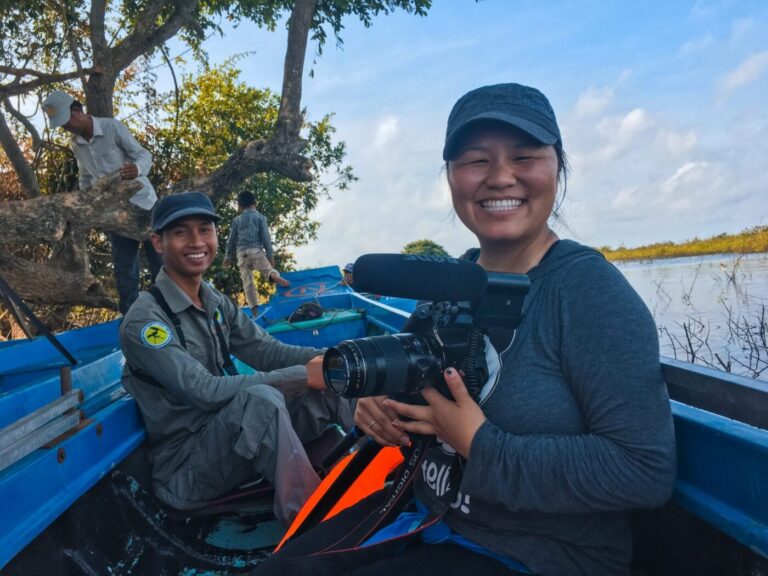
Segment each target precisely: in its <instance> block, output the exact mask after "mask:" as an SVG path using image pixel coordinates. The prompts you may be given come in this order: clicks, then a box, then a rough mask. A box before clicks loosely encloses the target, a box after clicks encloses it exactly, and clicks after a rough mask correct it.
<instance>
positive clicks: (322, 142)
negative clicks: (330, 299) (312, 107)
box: [147, 60, 355, 295]
mask: <svg viewBox="0 0 768 576" xmlns="http://www.w3.org/2000/svg"><path fill="white" fill-rule="evenodd" d="M180 94H181V98H180V103H181V107H180V109H179V110H178V116H177V111H176V109H175V105H174V103H173V102H170V103H168V104H166V105H165V109H164V114H163V116H162V117H161V118H159V119H158V120H159V123H158V124H157V125H153V126H150V127H149V129H148V130H147V137H148V141H147V145H148V147H149V148H150V149H151V150H152V151H153V153H154V157H155V159H154V167H153V173H152V178H153V179H154V180H155V182H156V183H157V185H160V184H162V183H163V182H168V181H172V182H177V181H179V180H183V179H185V178H189V177H191V176H195V175H199V174H205V173H210V172H211V171H213V170H214V169H216V168H218V167H219V166H220V165H221V164H222V163H223V162H224V161H225V160H226V159H227V158H228V157H229V156H230V155H231V154H232V153H233V152H235V151H236V150H238V149H239V148H241V147H242V146H244V145H245V144H247V143H248V142H250V141H252V140H259V139H266V138H268V137H269V136H270V135H271V133H272V131H273V130H274V127H275V122H276V121H277V112H278V107H279V104H280V99H279V97H278V95H276V94H273V93H272V92H270V91H269V90H260V89H256V88H252V87H249V86H247V85H246V84H245V83H243V82H241V81H240V71H239V70H238V69H237V68H236V67H235V65H234V61H233V60H230V61H228V62H226V63H224V64H223V65H221V66H218V67H214V68H205V69H204V70H203V72H202V73H201V74H200V75H199V76H186V77H184V79H183V82H182V85H181V89H180ZM176 118H178V123H176V121H175V120H176ZM305 128H306V138H307V140H308V144H307V149H306V151H305V153H306V155H307V156H308V157H309V158H310V159H311V160H312V161H313V162H314V164H315V171H314V174H315V177H314V179H313V180H312V181H311V182H307V183H297V182H294V181H293V180H290V179H288V178H285V177H282V176H280V175H277V174H271V173H268V174H257V175H255V176H253V177H251V178H249V179H248V180H246V181H245V182H243V183H242V185H241V186H240V187H238V188H236V189H233V190H232V191H231V195H230V197H229V198H228V199H227V201H226V202H222V203H221V204H220V205H219V206H218V207H217V210H218V211H219V213H220V214H221V215H222V221H221V223H220V226H219V240H220V242H221V244H222V247H221V250H220V253H221V254H223V250H224V243H225V241H226V239H227V238H228V237H229V226H230V224H231V222H232V219H233V218H234V217H235V215H236V205H237V202H236V197H237V194H238V193H239V192H240V191H242V190H250V191H251V192H253V194H254V196H255V197H256V207H257V209H258V210H259V211H260V212H261V213H262V214H264V216H266V218H267V222H268V223H269V225H270V229H271V234H272V243H273V245H274V248H275V260H276V264H277V267H278V269H280V270H290V269H292V268H293V266H294V261H293V257H292V255H291V253H290V252H289V250H288V247H289V246H301V245H303V244H306V243H308V242H310V241H311V240H314V239H315V238H317V230H318V228H319V223H318V222H316V221H315V220H313V219H312V218H311V213H312V210H314V208H315V207H316V206H317V203H318V201H319V199H320V198H322V197H330V188H331V187H335V188H336V189H338V190H344V189H346V188H347V187H348V186H349V184H350V183H351V182H352V181H353V180H355V176H354V174H353V173H352V168H351V167H350V166H348V165H345V164H344V163H343V160H344V156H345V154H346V149H345V145H344V143H343V142H339V143H334V141H333V137H334V135H335V132H336V130H335V128H334V127H333V125H332V124H331V116H324V117H323V118H321V119H320V120H319V121H317V122H308V123H307V124H306V126H305ZM329 175H330V176H331V178H330V179H328V181H326V179H327V178H328V176H329ZM221 258H222V256H220V257H219V258H218V259H217V261H216V263H215V264H214V267H213V269H212V270H211V276H212V277H213V278H214V279H215V283H216V285H217V287H219V289H221V290H224V291H225V292H227V293H229V294H230V295H232V294H237V293H239V292H240V290H241V288H240V279H239V276H238V275H237V273H236V272H235V271H234V270H232V269H226V268H222V267H221V265H220V264H221Z"/></svg>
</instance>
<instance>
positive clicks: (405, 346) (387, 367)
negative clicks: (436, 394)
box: [323, 334, 445, 398]
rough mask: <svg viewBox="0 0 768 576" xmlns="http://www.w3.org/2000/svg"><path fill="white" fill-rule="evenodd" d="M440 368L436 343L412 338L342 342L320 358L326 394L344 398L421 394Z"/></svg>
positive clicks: (431, 339) (440, 355) (421, 337)
mask: <svg viewBox="0 0 768 576" xmlns="http://www.w3.org/2000/svg"><path fill="white" fill-rule="evenodd" d="M444 367H445V358H444V355H443V351H442V347H441V346H440V344H439V343H438V342H437V340H436V339H435V338H434V337H432V336H429V335H416V334H394V335H386V336H372V337H368V338H359V339H356V340H345V341H343V342H341V343H340V344H339V345H338V346H336V347H334V348H330V349H328V351H327V352H326V353H325V357H324V358H323V376H324V378H325V383H326V386H327V388H328V390H330V391H331V392H332V393H333V394H336V395H337V396H344V397H346V398H360V397H364V396H379V395H382V394H388V395H392V394H400V393H404V392H405V393H408V392H413V391H416V390H421V389H422V388H424V386H427V385H429V384H432V383H434V381H435V380H436V379H437V378H439V377H440V372H441V371H442V369H443V368H444Z"/></svg>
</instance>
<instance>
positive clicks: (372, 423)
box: [368, 420, 378, 428]
mask: <svg viewBox="0 0 768 576" xmlns="http://www.w3.org/2000/svg"><path fill="white" fill-rule="evenodd" d="M376 424H378V422H376V420H371V421H370V422H369V423H368V428H373V427H374V426H376Z"/></svg>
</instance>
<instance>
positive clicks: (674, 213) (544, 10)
mask: <svg viewBox="0 0 768 576" xmlns="http://www.w3.org/2000/svg"><path fill="white" fill-rule="evenodd" d="M630 4H631V5H630ZM345 25H346V29H345V31H344V32H343V34H342V36H343V40H344V44H343V46H342V47H341V48H337V47H336V46H335V45H334V44H333V42H330V43H329V44H328V45H327V46H326V47H325V49H324V53H323V55H322V56H320V58H319V59H317V61H316V62H315V63H314V64H311V56H312V53H314V49H315V48H316V47H315V46H313V45H312V46H310V51H311V52H310V54H309V59H308V63H307V71H308V70H309V69H310V68H312V69H314V77H309V76H307V77H306V78H305V81H304V95H303V105H304V106H305V107H306V108H307V112H308V115H309V117H310V118H314V119H318V118H320V117H321V116H322V115H324V114H326V113H330V112H332V113H334V114H335V117H334V121H333V124H334V125H335V126H336V128H337V129H338V132H337V136H338V139H339V140H343V141H345V142H346V144H347V147H348V153H349V154H348V161H349V163H351V164H352V166H353V167H354V169H355V173H356V174H357V176H358V177H359V178H360V179H359V181H358V182H355V183H354V184H353V185H352V187H351V189H350V190H348V191H343V192H341V191H336V192H335V193H333V198H332V199H331V200H329V201H323V202H322V203H321V205H320V206H319V207H318V209H317V211H316V214H315V217H316V218H317V219H318V220H319V221H320V222H321V223H322V226H321V229H320V236H319V238H318V240H317V241H315V242H313V243H312V244H311V245H309V246H305V247H300V248H298V249H296V251H295V253H296V255H297V260H298V263H299V265H300V266H301V267H307V266H317V265H326V264H343V263H345V262H347V261H351V260H354V259H355V258H356V257H357V256H358V255H360V254H362V253H365V252H371V251H378V252H382V251H394V252H397V251H400V249H401V248H402V247H403V245H404V244H406V243H407V242H410V241H412V240H416V239H420V238H430V239H432V240H434V241H436V242H438V243H439V244H441V245H442V246H444V247H445V248H446V249H447V250H448V251H449V252H450V253H452V254H458V253H460V252H462V251H463V250H464V249H465V248H467V247H469V246H472V245H474V244H475V241H474V237H473V236H472V235H471V234H470V233H469V232H467V231H466V230H465V229H464V227H463V226H462V224H461V223H460V222H459V221H458V220H457V219H456V218H455V217H454V216H453V213H452V210H451V205H450V196H449V193H448V189H447V186H446V184H445V174H444V171H443V168H442V162H441V156H440V152H441V148H442V140H443V136H444V130H445V120H446V118H447V116H448V113H449V111H450V108H451V106H452V105H453V102H454V101H455V100H456V99H457V98H458V97H459V96H461V95H462V94H463V93H464V92H466V91H467V90H470V89H472V88H475V87H477V86H480V85H483V84H493V83H497V82H508V81H513V82H520V83H523V84H529V85H532V86H536V87H537V88H539V89H541V90H542V91H543V92H544V93H545V94H547V96H548V97H549V98H550V100H551V102H552V104H553V106H554V108H555V111H556V112H557V115H558V119H559V122H560V125H561V129H562V132H563V139H564V144H565V150H566V152H567V153H568V154H569V157H570V160H571V177H570V180H569V183H568V193H567V197H566V200H565V203H564V205H563V215H564V217H565V219H566V221H567V223H568V229H564V228H560V229H559V230H558V231H559V233H560V235H561V237H570V238H574V239H576V240H579V241H581V242H583V243H586V244H589V245H593V246H599V245H611V246H618V245H622V244H623V245H626V246H635V245H639V244H645V243H651V242H658V241H665V240H672V241H682V240H686V239H690V238H693V237H696V236H699V237H703V236H708V235H712V234H717V233H720V232H737V231H739V230H741V229H743V228H746V227H749V226H756V225H768V202H767V201H766V199H767V198H768V176H766V174H767V173H768V168H767V167H768V34H767V33H766V31H767V30H768V2H765V1H764V0H756V1H749V0H745V1H742V2H736V1H722V2H718V1H714V2H708V1H686V2H683V1H674V0H671V1H666V2H634V3H628V2H627V3H625V2H618V1H598V0H595V1H581V2H579V1H560V2H557V1H554V2H546V3H533V2H516V1H512V0H485V1H481V2H478V3H475V2H473V1H470V0H435V1H434V7H433V8H432V10H430V12H429V14H428V16H427V17H426V18H419V17H416V16H412V15H407V14H405V13H400V12H398V13H395V14H394V15H390V16H387V17H380V18H377V19H375V20H374V22H373V26H372V27H371V28H369V29H366V28H364V27H363V26H362V25H361V24H360V23H359V22H357V21H355V20H354V19H351V18H350V19H348V20H346V22H345ZM285 39H286V34H285V31H284V30H283V27H280V29H279V30H278V31H277V32H275V33H269V32H266V31H260V30H258V29H255V27H253V26H250V25H241V26H239V27H238V28H237V29H234V30H227V32H226V34H225V35H224V37H222V38H213V39H211V40H210V41H208V42H207V44H206V48H207V50H208V51H209V54H210V56H211V59H212V61H214V62H220V61H222V60H223V59H225V58H226V57H228V56H230V55H232V54H234V53H238V52H244V51H251V50H252V51H254V52H255V53H254V54H252V55H250V56H248V57H246V58H244V59H243V60H241V61H240V67H241V69H242V70H243V75H242V78H243V79H244V80H245V81H246V82H248V83H249V84H252V85H254V86H257V87H270V88H272V89H274V90H277V91H279V89H280V85H281V77H282V65H283V55H284V51H285ZM328 178H329V180H330V179H331V176H330V175H329V177H328Z"/></svg>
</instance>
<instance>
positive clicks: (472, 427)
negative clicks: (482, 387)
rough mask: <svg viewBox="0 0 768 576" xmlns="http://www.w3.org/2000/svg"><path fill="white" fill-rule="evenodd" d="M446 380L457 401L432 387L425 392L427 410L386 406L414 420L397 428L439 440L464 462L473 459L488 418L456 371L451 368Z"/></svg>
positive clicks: (398, 423) (398, 404)
mask: <svg viewBox="0 0 768 576" xmlns="http://www.w3.org/2000/svg"><path fill="white" fill-rule="evenodd" d="M444 376H445V382H446V384H448V389H449V390H450V391H451V395H452V396H453V399H450V398H446V397H445V396H443V395H442V394H441V393H440V392H438V391H437V390H436V389H435V388H432V387H428V388H424V390H422V391H421V395H422V396H423V397H424V399H425V400H426V401H427V405H426V406H416V405H413V404H405V403H403V402H396V401H394V400H392V399H388V400H385V401H384V404H385V405H386V406H388V407H390V408H392V409H393V410H394V411H395V412H397V413H398V414H399V415H400V416H404V417H406V418H410V420H409V421H405V420H400V419H398V420H394V421H393V422H392V425H393V426H395V427H397V428H399V429H400V430H403V431H405V432H413V433H414V434H424V435H431V434H434V435H436V436H439V437H440V439H441V440H443V441H444V442H446V443H447V444H448V445H450V446H451V447H452V448H453V449H454V450H456V452H458V453H459V454H461V455H462V456H464V458H469V449H470V448H471V446H472V440H473V439H474V437H475V434H476V433H477V430H478V429H479V428H480V426H482V424H483V422H485V420H486V418H485V414H483V410H482V408H480V406H479V405H478V404H477V402H475V401H474V400H473V399H472V397H471V396H470V395H469V392H467V387H466V386H465V385H464V381H463V380H462V379H461V376H460V375H459V373H458V372H457V371H456V369H455V368H448V369H447V370H446V371H445V372H444Z"/></svg>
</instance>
